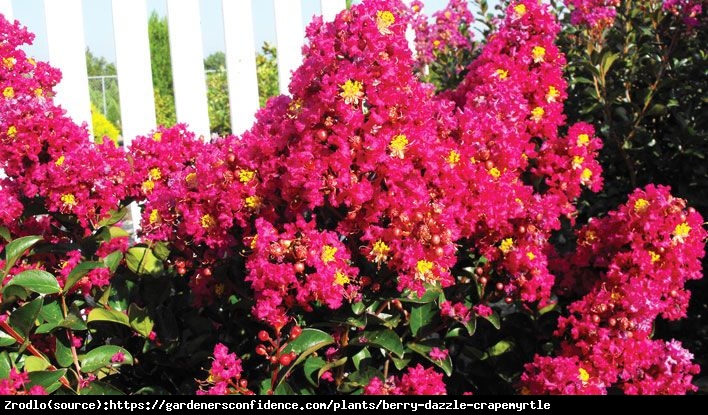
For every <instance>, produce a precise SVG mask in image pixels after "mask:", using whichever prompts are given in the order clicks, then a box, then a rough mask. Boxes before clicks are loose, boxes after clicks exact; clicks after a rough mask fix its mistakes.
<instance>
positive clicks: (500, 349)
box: [481, 340, 514, 360]
mask: <svg viewBox="0 0 708 415" xmlns="http://www.w3.org/2000/svg"><path fill="white" fill-rule="evenodd" d="M513 347H514V342H512V341H510V340H501V341H499V342H497V343H496V344H495V345H494V346H492V347H490V348H489V349H487V353H485V355H484V357H482V359H481V360H484V359H486V358H488V357H497V356H501V355H503V354H504V353H506V352H508V351H509V350H511V349H512V348H513Z"/></svg>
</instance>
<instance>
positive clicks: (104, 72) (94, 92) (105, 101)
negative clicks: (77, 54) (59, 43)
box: [86, 48, 121, 130]
mask: <svg viewBox="0 0 708 415" xmlns="http://www.w3.org/2000/svg"><path fill="white" fill-rule="evenodd" d="M86 70H87V73H88V76H89V77H94V76H95V77H102V76H105V77H107V78H104V79H103V80H102V79H101V78H95V79H90V80H89V95H90V97H91V104H92V105H93V106H94V107H95V109H96V110H98V111H99V112H100V113H101V114H102V115H103V116H105V117H106V118H107V120H108V121H109V122H110V123H111V124H113V125H114V128H120V124H121V123H120V99H119V96H118V82H117V80H116V78H115V75H116V73H117V72H116V66H115V64H113V63H112V62H108V61H107V60H106V58H104V57H102V56H100V57H99V56H95V55H94V54H93V53H91V51H90V50H89V49H88V48H87V49H86ZM95 129H96V126H95V125H94V130H95Z"/></svg>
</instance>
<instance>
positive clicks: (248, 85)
mask: <svg viewBox="0 0 708 415" xmlns="http://www.w3.org/2000/svg"><path fill="white" fill-rule="evenodd" d="M251 5H252V2H251V0H245V1H244V0H222V13H223V18H224V40H225V44H226V69H227V76H228V80H229V103H230V107H231V130H232V132H233V134H234V135H239V134H241V133H243V132H244V131H246V130H247V129H249V128H251V126H252V125H253V122H254V121H255V114H256V111H257V110H258V107H259V103H258V77H257V74H256V61H255V59H256V48H255V46H254V44H255V41H254V34H253V13H252V7H251Z"/></svg>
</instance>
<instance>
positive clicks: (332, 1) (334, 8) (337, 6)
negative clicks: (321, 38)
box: [320, 0, 347, 22]
mask: <svg viewBox="0 0 708 415" xmlns="http://www.w3.org/2000/svg"><path fill="white" fill-rule="evenodd" d="M346 7H347V2H346V0H320V8H321V9H322V20H324V21H325V22H332V21H334V18H335V17H336V16H337V14H338V13H339V12H341V11H342V10H344V9H345V8H346Z"/></svg>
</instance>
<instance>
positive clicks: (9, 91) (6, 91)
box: [2, 86, 15, 99]
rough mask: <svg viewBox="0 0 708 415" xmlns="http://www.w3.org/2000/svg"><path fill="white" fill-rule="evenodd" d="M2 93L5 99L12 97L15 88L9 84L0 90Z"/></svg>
mask: <svg viewBox="0 0 708 415" xmlns="http://www.w3.org/2000/svg"><path fill="white" fill-rule="evenodd" d="M2 95H3V96H4V97H5V98H7V99H10V98H14V97H15V88H13V87H11V86H8V87H5V89H3V91H2Z"/></svg>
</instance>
